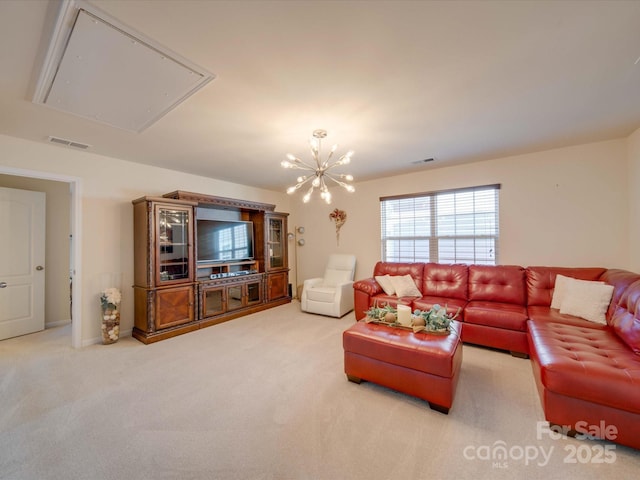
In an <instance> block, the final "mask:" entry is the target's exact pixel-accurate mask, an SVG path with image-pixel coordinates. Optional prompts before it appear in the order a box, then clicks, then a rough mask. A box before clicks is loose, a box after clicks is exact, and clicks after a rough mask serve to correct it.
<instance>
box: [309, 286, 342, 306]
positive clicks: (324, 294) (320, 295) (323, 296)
mask: <svg viewBox="0 0 640 480" xmlns="http://www.w3.org/2000/svg"><path fill="white" fill-rule="evenodd" d="M306 292H307V300H311V301H314V302H325V303H332V302H333V301H334V300H335V297H336V289H335V288H334V287H322V286H319V287H313V288H308V289H307V290H306Z"/></svg>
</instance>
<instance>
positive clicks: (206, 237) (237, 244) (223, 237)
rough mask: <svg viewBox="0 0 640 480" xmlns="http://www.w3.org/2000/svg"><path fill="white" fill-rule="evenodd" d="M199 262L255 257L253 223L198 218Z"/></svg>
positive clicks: (229, 260) (197, 247)
mask: <svg viewBox="0 0 640 480" xmlns="http://www.w3.org/2000/svg"><path fill="white" fill-rule="evenodd" d="M196 229H197V231H198V236H197V238H198V242H197V244H196V249H197V251H198V263H214V262H232V261H240V260H252V259H253V255H254V253H253V223H252V222H243V221H240V220H208V219H198V220H197V222H196Z"/></svg>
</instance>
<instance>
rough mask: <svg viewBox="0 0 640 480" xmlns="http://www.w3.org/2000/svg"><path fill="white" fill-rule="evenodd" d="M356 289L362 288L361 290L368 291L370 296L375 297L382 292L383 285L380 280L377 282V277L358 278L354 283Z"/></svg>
mask: <svg viewBox="0 0 640 480" xmlns="http://www.w3.org/2000/svg"><path fill="white" fill-rule="evenodd" d="M353 289H354V290H360V291H361V292H364V293H366V294H367V295H369V296H370V297H374V296H376V295H378V294H380V293H382V287H381V286H380V284H378V282H376V280H375V278H365V279H364V280H358V281H357V282H354V283H353Z"/></svg>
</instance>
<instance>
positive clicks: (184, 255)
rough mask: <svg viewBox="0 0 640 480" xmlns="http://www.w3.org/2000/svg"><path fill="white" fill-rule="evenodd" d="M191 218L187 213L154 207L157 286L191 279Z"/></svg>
mask: <svg viewBox="0 0 640 480" xmlns="http://www.w3.org/2000/svg"><path fill="white" fill-rule="evenodd" d="M190 217H191V210H190V209H185V208H180V207H163V206H160V205H158V206H156V229H157V236H156V238H157V244H156V255H157V256H156V258H157V261H158V268H157V270H156V271H157V273H158V278H157V282H158V283H159V284H161V283H166V282H179V281H185V280H189V279H191V276H192V275H191V271H190V266H189V264H190V258H189V255H190V254H191V251H190V243H191V242H190V238H191V228H192V226H191V221H190Z"/></svg>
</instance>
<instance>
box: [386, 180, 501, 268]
mask: <svg viewBox="0 0 640 480" xmlns="http://www.w3.org/2000/svg"><path fill="white" fill-rule="evenodd" d="M500 189H501V184H489V185H479V186H473V187H464V188H451V189H446V190H437V191H431V192H420V193H411V194H403V195H393V196H385V197H380V249H381V251H380V253H381V259H382V261H385V262H437V263H467V264H470V263H480V264H486V265H496V264H498V257H499V251H500V250H499V240H500ZM486 191H490V192H492V193H493V200H494V203H493V209H492V210H489V211H485V212H482V210H481V209H480V206H479V205H477V204H476V198H477V196H476V193H478V192H486ZM468 193H473V197H472V200H471V202H470V204H469V203H466V204H464V203H463V204H462V206H464V207H467V208H469V206H471V207H472V208H473V211H472V212H470V213H466V214H465V213H457V212H456V209H457V208H458V204H457V197H456V195H459V194H468ZM451 194H453V195H454V197H453V199H452V200H451V201H450V202H449V203H448V204H447V205H445V204H441V205H440V210H442V209H445V208H446V207H448V208H453V209H454V213H453V214H452V215H450V216H453V220H454V222H453V224H452V225H451V226H450V228H451V227H453V228H454V229H458V228H462V229H464V228H465V227H466V229H467V230H468V229H469V224H468V222H467V224H465V223H464V222H460V220H461V219H463V215H465V216H466V218H467V220H468V219H469V216H471V218H472V220H473V221H472V223H471V225H472V230H473V231H472V232H471V233H461V234H457V233H454V234H442V235H441V234H439V230H442V229H443V225H442V220H443V219H444V218H443V217H444V214H439V213H438V211H439V205H438V203H439V202H438V199H439V198H440V199H443V198H444V196H445V195H446V196H448V195H451ZM462 199H464V197H462ZM397 200H399V201H402V200H413V201H414V205H413V207H409V208H405V209H403V208H399V209H396V211H395V212H394V213H395V215H397V216H398V217H399V216H401V214H402V213H405V214H409V215H408V217H407V218H408V220H409V221H410V222H412V223H410V224H409V228H408V229H407V230H411V231H413V234H412V235H406V234H405V235H403V234H402V233H400V234H396V235H388V234H387V231H388V228H387V224H388V223H389V222H390V221H392V220H393V219H392V218H391V212H389V211H387V207H390V206H391V204H386V203H385V202H393V201H397ZM489 200H490V199H489ZM416 201H423V202H424V204H427V203H428V207H426V208H428V210H429V213H428V214H424V218H427V219H428V227H427V226H426V222H424V221H423V222H422V223H421V224H420V222H419V221H417V220H419V219H420V218H421V217H420V213H419V212H416V204H415V202H416ZM461 201H463V200H461ZM467 202H468V200H467ZM485 206H486V204H485ZM426 208H425V206H424V205H422V206H421V207H419V208H418V210H422V211H424V210H425V209H426ZM483 214H484V217H485V221H484V223H482V216H483ZM395 222H396V224H397V223H398V220H397V218H396V220H395ZM416 225H418V228H416ZM478 225H480V226H478ZM395 228H396V230H397V229H398V228H401V227H399V226H396V227H395ZM420 229H423V230H428V234H422V235H416V230H420ZM482 230H484V232H483V231H482ZM487 230H489V231H487ZM442 240H453V245H454V246H453V255H449V256H447V257H446V258H445V259H444V260H440V258H443V257H442V254H441V251H440V244H441V241H442ZM389 241H395V242H397V247H398V251H397V252H396V253H395V254H393V255H391V254H390V253H389V252H388V246H389ZM403 241H405V242H406V243H405V248H406V247H407V246H408V247H409V248H408V249H407V250H408V251H407V250H405V251H401V247H402V245H401V242H403ZM459 241H462V242H464V243H467V244H469V243H471V244H472V247H471V249H470V250H471V251H472V252H473V254H472V255H469V254H467V255H464V254H463V253H458V248H459V247H458V242H459ZM465 241H466V242H465ZM469 241H471V242H469ZM483 241H488V243H489V245H488V246H486V247H484V249H483V248H481V246H480V245H479V243H480V242H483ZM427 242H428V248H427V247H426V244H427ZM462 242H461V243H462ZM421 243H422V245H423V248H422V250H420V248H419V247H420V244H421ZM491 245H492V248H491ZM411 247H412V248H411ZM460 248H461V252H462V247H460ZM412 249H413V254H411V250H412ZM467 249H469V247H468V246H467ZM468 251H469V250H468ZM426 252H428V254H427V253H426ZM482 252H484V254H483V255H481V253H482ZM427 257H428V258H427Z"/></svg>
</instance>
